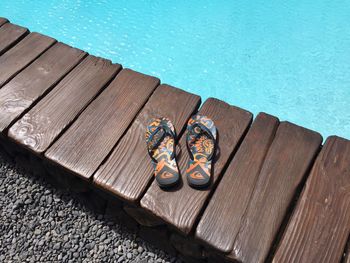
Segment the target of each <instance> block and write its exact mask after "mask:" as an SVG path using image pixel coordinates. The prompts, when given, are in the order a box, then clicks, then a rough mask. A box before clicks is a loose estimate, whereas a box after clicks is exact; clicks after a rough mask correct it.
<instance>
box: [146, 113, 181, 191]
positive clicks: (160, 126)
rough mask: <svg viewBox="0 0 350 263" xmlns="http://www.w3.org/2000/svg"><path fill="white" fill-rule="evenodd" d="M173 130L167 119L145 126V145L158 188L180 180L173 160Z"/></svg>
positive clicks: (153, 120)
mask: <svg viewBox="0 0 350 263" xmlns="http://www.w3.org/2000/svg"><path fill="white" fill-rule="evenodd" d="M175 138H176V135H175V128H174V126H173V124H172V123H171V121H170V120H169V119H167V118H155V119H152V120H151V121H150V123H149V125H148V126H147V131H146V143H147V149H148V153H149V155H150V156H151V159H152V164H153V167H154V176H155V178H156V181H157V183H158V184H159V186H160V187H164V188H166V187H170V186H173V185H175V184H177V183H178V181H179V179H180V175H179V169H178V167H177V163H176V160H175Z"/></svg>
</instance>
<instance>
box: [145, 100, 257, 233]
mask: <svg viewBox="0 0 350 263" xmlns="http://www.w3.org/2000/svg"><path fill="white" fill-rule="evenodd" d="M199 112H200V113H201V114H203V115H206V116H208V117H209V118H211V119H212V120H213V121H214V123H215V125H216V127H217V130H218V151H217V156H216V158H215V163H214V172H213V175H212V176H213V181H212V184H211V186H210V187H208V188H206V189H204V190H200V191H199V190H196V189H193V188H191V187H190V186H189V185H188V183H187V179H186V173H185V170H186V167H187V163H188V161H189V155H188V152H187V148H186V141H185V139H186V136H185V135H183V136H182V137H181V139H180V142H179V145H180V149H181V154H180V156H179V157H178V164H179V168H180V171H181V175H182V183H180V185H179V186H178V187H177V188H174V189H171V190H169V191H164V190H162V189H160V188H159V186H158V185H157V183H156V181H153V183H152V184H151V186H150V188H149V189H148V190H147V192H146V194H145V196H144V197H143V198H142V199H141V206H142V207H143V208H144V209H146V210H147V211H149V212H150V213H152V214H153V215H155V216H157V217H159V218H161V219H163V220H164V221H165V222H167V223H168V224H170V225H171V226H173V227H175V228H176V229H178V230H179V231H181V232H182V233H185V234H188V233H189V232H190V231H191V230H192V228H193V226H194V224H195V222H196V220H197V218H198V215H199V214H200V212H201V211H202V209H203V208H204V205H205V203H206V201H207V198H208V196H209V193H210V192H211V190H212V189H213V188H214V186H215V184H216V182H217V181H218V179H219V177H220V176H221V172H222V170H223V169H224V167H225V165H226V164H227V162H228V161H229V160H230V157H231V156H232V154H233V153H234V152H235V150H236V149H237V147H238V145H239V143H240V141H241V139H242V138H243V137H244V134H245V132H246V131H247V129H248V127H249V125H250V123H251V120H252V115H251V114H250V113H249V112H247V111H244V110H242V109H239V108H236V107H233V106H230V105H228V104H227V103H224V102H222V101H219V100H216V99H208V100H207V101H206V102H205V103H204V104H203V106H202V108H201V109H200V111H199Z"/></svg>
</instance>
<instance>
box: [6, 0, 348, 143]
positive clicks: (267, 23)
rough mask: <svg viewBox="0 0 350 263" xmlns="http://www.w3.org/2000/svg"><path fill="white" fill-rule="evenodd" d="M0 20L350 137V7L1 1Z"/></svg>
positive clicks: (336, 3)
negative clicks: (0, 18) (8, 20)
mask: <svg viewBox="0 0 350 263" xmlns="http://www.w3.org/2000/svg"><path fill="white" fill-rule="evenodd" d="M0 16H4V17H6V18H8V19H10V20H11V21H12V22H13V23H17V24H20V25H23V26H26V27H28V28H30V29H31V30H32V31H37V32H42V33H44V34H47V35H50V36H52V37H55V38H56V39H58V40H59V41H62V42H65V43H67V44H70V45H73V46H75V47H78V48H81V49H84V50H87V51H88V52H89V53H91V54H94V55H98V56H102V57H106V58H110V59H111V60H112V61H114V62H118V63H121V64H123V65H124V67H130V68H132V69H135V70H138V71H141V72H143V73H147V74H151V75H155V76H157V77H159V78H161V80H162V81H163V82H164V83H168V84H171V85H174V86H177V87H180V88H183V89H185V90H187V91H190V92H193V93H197V94H200V95H201V96H202V98H203V100H204V99H206V98H207V97H217V98H219V99H222V100H225V101H227V102H229V103H231V104H233V105H236V106H239V107H242V108H245V109H247V110H249V111H252V112H253V113H255V114H256V113H258V112H260V111H265V112H268V113H270V114H273V115H276V116H278V117H280V118H281V119H283V120H285V119H286V120H289V121H292V122H294V123H297V124H299V125H302V126H305V127H308V128H310V129H314V130H316V131H319V132H320V133H321V134H322V135H323V136H324V137H326V136H328V135H330V134H337V135H340V136H343V137H346V138H350V2H349V1H345V0H333V1H328V0H320V1H308V0H299V1H296V0H288V1H262V0H254V1H252V0H247V1H243V0H238V1H203V0H201V1H199V0H198V1H176V2H174V1H164V0H163V1H130V0H128V1H127V0H121V1H113V0H105V1H101V0H98V1H97V0H95V1H78V0H75V1H73V0H70V1H68V0H67V1H58V0H56V1H40V3H39V1H33V2H32V1H26V0H23V1H13V0H1V1H0Z"/></svg>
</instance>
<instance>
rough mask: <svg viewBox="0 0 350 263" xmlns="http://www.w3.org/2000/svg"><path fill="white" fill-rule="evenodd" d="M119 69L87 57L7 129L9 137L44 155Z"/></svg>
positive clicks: (118, 66) (100, 60)
mask: <svg viewBox="0 0 350 263" xmlns="http://www.w3.org/2000/svg"><path fill="white" fill-rule="evenodd" d="M119 69H120V65H112V64H111V62H110V61H108V60H105V59H101V58H96V57H93V56H88V57H87V58H85V59H84V60H83V61H82V62H81V63H80V64H79V65H78V66H77V67H75V68H74V69H73V70H72V71H71V72H70V73H69V74H68V75H67V76H66V77H65V78H64V79H63V80H62V81H61V82H60V83H59V84H58V85H57V86H56V88H54V89H53V90H52V91H51V92H50V93H49V94H48V95H46V96H45V97H44V99H42V100H41V101H39V103H38V104H37V105H35V106H34V108H32V109H31V110H30V111H29V112H28V113H26V114H25V115H24V116H23V117H22V118H21V119H20V120H19V121H17V122H16V123H15V124H14V125H13V126H12V127H11V128H10V130H9V137H11V138H12V139H14V140H15V141H17V142H18V143H20V144H22V145H24V146H26V147H27V148H29V149H31V150H32V151H34V152H36V153H42V152H44V151H45V150H46V149H47V148H48V147H49V146H50V144H51V143H52V142H53V141H54V140H55V138H56V137H57V136H58V135H59V134H60V133H61V132H62V131H63V130H64V129H65V128H66V127H67V126H68V125H69V124H70V123H71V122H72V121H73V120H74V118H75V117H76V116H77V115H78V114H79V113H80V112H81V111H82V110H83V109H84V108H85V107H86V105H88V104H89V102H90V101H91V100H92V99H93V98H94V97H95V96H96V95H97V94H98V93H99V91H100V90H101V89H102V88H103V87H104V86H105V85H106V84H107V83H108V81H110V80H111V79H112V77H113V76H115V74H116V73H117V71H118V70H119Z"/></svg>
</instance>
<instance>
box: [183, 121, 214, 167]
mask: <svg viewBox="0 0 350 263" xmlns="http://www.w3.org/2000/svg"><path fill="white" fill-rule="evenodd" d="M197 127H198V128H200V130H201V132H200V133H197V132H195V128H197ZM187 129H188V132H187V139H186V143H187V148H188V149H189V153H190V158H191V160H194V157H193V154H192V152H191V150H190V149H191V147H192V146H193V143H194V142H195V140H196V137H197V136H198V135H200V134H203V133H205V134H206V135H207V136H208V137H209V138H210V139H211V140H213V142H214V146H215V137H214V135H213V134H212V132H211V131H210V129H208V127H207V126H205V125H203V124H202V123H200V122H195V123H193V124H192V125H191V126H189V127H188V128H187ZM213 153H214V151H212V152H211V154H210V155H209V157H208V161H210V160H211V159H212V158H213Z"/></svg>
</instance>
